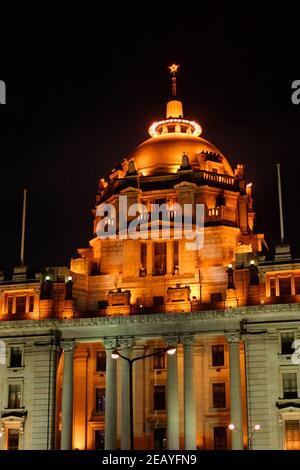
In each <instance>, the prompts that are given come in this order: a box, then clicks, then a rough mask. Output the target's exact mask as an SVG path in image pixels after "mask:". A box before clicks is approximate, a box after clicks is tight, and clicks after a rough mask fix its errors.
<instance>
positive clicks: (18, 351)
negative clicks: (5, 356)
mask: <svg viewBox="0 0 300 470" xmlns="http://www.w3.org/2000/svg"><path fill="white" fill-rule="evenodd" d="M10 367H22V348H20V347H12V348H11V349H10Z"/></svg>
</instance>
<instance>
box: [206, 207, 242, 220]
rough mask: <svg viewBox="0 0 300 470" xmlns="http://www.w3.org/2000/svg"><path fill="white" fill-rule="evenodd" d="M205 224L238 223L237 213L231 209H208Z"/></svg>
mask: <svg viewBox="0 0 300 470" xmlns="http://www.w3.org/2000/svg"><path fill="white" fill-rule="evenodd" d="M205 222H206V223H210V222H227V223H231V224H234V223H235V222H236V212H235V210H234V209H233V208H231V207H226V206H219V207H214V208H213V209H207V210H206V215H205Z"/></svg>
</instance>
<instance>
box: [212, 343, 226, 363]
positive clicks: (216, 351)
mask: <svg viewBox="0 0 300 470" xmlns="http://www.w3.org/2000/svg"><path fill="white" fill-rule="evenodd" d="M211 356H212V365H213V366H224V345H223V344H214V345H213V346H212V347H211Z"/></svg>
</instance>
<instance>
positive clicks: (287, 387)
mask: <svg viewBox="0 0 300 470" xmlns="http://www.w3.org/2000/svg"><path fill="white" fill-rule="evenodd" d="M282 388H283V398H298V391H297V373H296V372H286V373H284V374H282Z"/></svg>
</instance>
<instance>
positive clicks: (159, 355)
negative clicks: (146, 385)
mask: <svg viewBox="0 0 300 470" xmlns="http://www.w3.org/2000/svg"><path fill="white" fill-rule="evenodd" d="M153 352H154V353H155V354H156V356H154V369H165V367H166V364H165V350H164V349H162V348H155V349H154V351H153Z"/></svg>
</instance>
